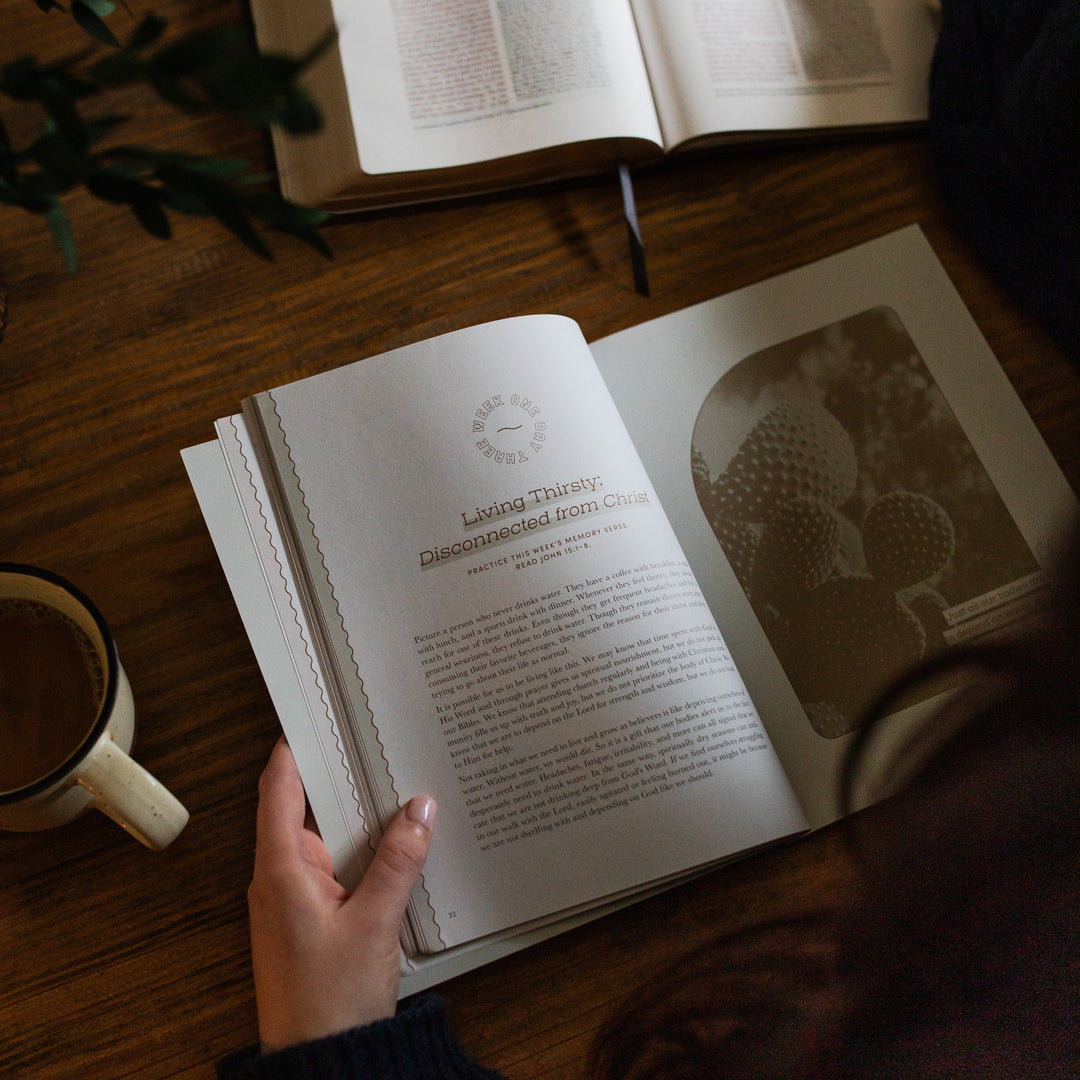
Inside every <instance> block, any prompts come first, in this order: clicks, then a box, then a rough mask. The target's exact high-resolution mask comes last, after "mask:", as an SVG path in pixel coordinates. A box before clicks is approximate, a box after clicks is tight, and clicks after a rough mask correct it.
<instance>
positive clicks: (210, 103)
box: [0, 0, 333, 272]
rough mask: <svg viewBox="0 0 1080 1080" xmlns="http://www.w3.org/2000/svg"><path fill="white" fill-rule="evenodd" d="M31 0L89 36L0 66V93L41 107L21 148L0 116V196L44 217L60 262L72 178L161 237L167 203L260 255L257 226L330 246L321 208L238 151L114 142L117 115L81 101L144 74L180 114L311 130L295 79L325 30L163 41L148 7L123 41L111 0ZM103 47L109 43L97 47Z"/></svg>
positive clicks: (69, 254)
mask: <svg viewBox="0 0 1080 1080" xmlns="http://www.w3.org/2000/svg"><path fill="white" fill-rule="evenodd" d="M34 3H35V4H36V5H37V6H38V7H39V8H40V9H41V10H42V11H43V12H46V13H48V12H51V11H52V10H54V9H55V10H60V11H65V10H67V11H68V13H69V14H70V16H71V17H72V18H73V19H74V21H75V22H76V23H78V24H79V26H81V27H82V29H83V30H85V31H86V33H87V34H88V35H90V37H91V38H92V39H93V42H91V43H88V44H89V47H88V48H87V49H86V50H84V51H82V52H80V53H79V54H77V55H75V56H72V57H68V58H66V59H64V60H61V61H57V62H53V63H42V62H41V61H39V60H38V59H37V58H35V57H30V56H24V57H20V58H18V59H16V60H13V61H11V62H9V63H5V64H4V65H3V66H2V67H0V102H2V100H3V99H5V98H6V99H7V100H8V101H10V102H14V103H18V104H21V105H28V104H33V105H36V106H37V107H38V108H39V109H40V110H41V111H42V113H43V122H42V125H41V129H40V133H39V134H38V135H37V137H36V138H35V139H33V141H31V142H30V143H29V144H28V145H25V146H23V147H21V148H19V147H16V146H15V145H14V143H13V141H12V139H11V137H10V136H9V134H8V129H7V127H6V126H5V125H4V122H3V117H2V115H0V204H6V205H8V206H12V207H18V208H21V209H23V210H26V211H30V212H32V213H36V214H40V215H42V216H43V218H44V219H45V222H46V224H47V225H48V227H49V229H50V231H51V232H52V235H53V237H54V239H55V240H56V243H57V245H58V247H59V249H60V252H61V254H62V256H63V259H64V262H65V264H66V265H67V267H68V269H69V270H71V271H72V272H74V269H75V261H76V256H75V240H74V234H73V231H72V227H71V222H70V220H69V218H68V215H67V211H66V210H65V208H64V206H63V204H62V202H61V197H62V196H63V195H65V194H66V193H68V192H70V191H72V190H74V189H76V188H80V187H81V188H85V189H86V190H87V191H89V192H90V193H91V194H92V195H94V196H96V197H97V198H99V199H103V200H105V201H107V202H110V203H117V204H120V205H125V206H127V207H129V208H130V209H131V211H132V212H133V214H134V215H135V217H136V219H137V220H138V222H139V223H140V224H141V225H142V227H143V228H144V229H145V230H146V231H147V232H149V233H150V234H152V235H153V236H157V237H160V238H162V239H168V238H169V237H170V236H171V235H172V226H171V223H170V213H177V214H194V215H200V216H210V217H214V218H216V219H217V220H218V221H219V222H220V223H221V225H223V226H224V227H225V228H226V229H228V230H229V231H230V232H232V233H233V234H234V235H235V236H237V237H238V238H239V239H240V240H241V241H242V242H243V243H244V244H245V245H246V246H247V247H248V248H249V249H250V250H251V251H252V252H254V253H255V254H256V255H259V256H261V257H262V258H267V259H268V258H270V257H271V254H270V250H269V248H268V247H267V246H266V243H265V242H264V240H263V238H262V235H261V233H260V226H261V227H263V228H266V229H271V230H275V231H277V232H281V233H287V234H290V235H292V236H296V237H298V238H300V239H301V240H303V241H305V242H306V243H308V244H310V245H311V246H313V247H314V248H315V249H316V250H318V251H320V252H321V253H322V254H324V255H326V256H328V257H329V256H330V255H331V252H330V249H329V247H328V246H327V244H326V242H325V240H324V239H323V237H322V236H321V235H320V233H319V231H318V226H319V225H320V224H322V223H323V222H324V221H325V220H326V218H327V216H328V215H327V214H326V213H324V212H323V211H319V210H313V209H310V208H308V207H303V206H299V205H298V204H296V203H293V202H290V201H289V200H287V199H284V198H282V197H281V196H280V195H278V194H277V193H276V192H275V191H274V190H273V188H272V186H271V185H269V184H268V180H269V178H268V177H266V176H264V175H260V174H255V173H252V172H250V169H249V165H248V163H247V162H246V161H242V160H237V159H232V158H220V157H212V156H208V155H203V154H187V153H182V152H177V151H162V150H156V149H153V148H151V147H146V146H142V145H135V144H124V143H122V142H120V141H118V138H117V136H118V132H119V130H120V129H121V128H122V126H123V124H124V123H125V121H126V120H127V119H128V118H127V117H126V116H122V115H115V114H108V113H106V114H104V115H99V116H96V117H92V118H88V117H87V116H85V115H84V109H85V106H86V105H87V103H89V102H91V101H92V100H95V99H98V98H100V97H101V96H102V95H103V94H106V93H107V92H108V91H109V90H113V89H116V88H120V87H124V86H132V85H136V84H145V85H148V86H150V87H152V88H153V90H154V91H155V92H156V94H157V96H158V97H160V98H161V99H162V100H164V101H165V102H167V103H169V104H170V105H172V106H174V107H176V108H177V109H180V110H182V111H184V112H187V113H203V112H207V111H224V112H228V113H230V114H233V115H236V116H238V117H241V118H242V119H244V120H246V121H248V122H250V123H253V124H256V125H258V126H260V127H268V126H271V125H277V126H280V127H282V128H283V129H285V130H286V131H288V132H290V133H293V134H306V133H309V132H312V131H315V130H317V129H318V127H319V125H320V116H319V112H318V110H317V108H316V106H315V104H314V103H313V102H312V100H311V99H310V98H309V97H308V95H307V94H306V93H305V92H304V91H303V90H302V89H301V87H300V86H299V85H298V77H299V76H300V74H301V72H303V70H304V69H305V68H306V67H307V66H308V65H309V64H310V63H311V62H312V61H313V60H314V59H315V58H316V57H317V56H318V55H319V54H320V53H321V52H322V51H323V50H324V49H325V48H326V47H327V46H328V45H330V44H331V43H332V41H333V35H332V34H331V35H328V36H327V37H326V38H324V39H323V40H322V41H320V42H318V43H317V44H316V46H315V47H314V48H313V49H311V50H310V51H309V52H308V53H307V54H306V55H304V56H301V57H295V58H294V57H290V56H286V55H283V54H261V53H259V52H257V51H256V50H254V49H253V48H252V47H251V46H250V45H249V43H248V41H247V35H246V33H245V31H244V28H243V27H240V26H226V27H220V28H215V29H210V30H200V31H196V32H194V33H190V34H188V35H186V36H183V37H180V38H178V39H176V40H174V41H167V40H166V30H167V24H166V23H165V21H164V20H163V19H160V18H158V17H157V16H154V15H151V16H149V17H147V18H145V19H143V20H142V21H141V22H140V23H138V25H136V26H135V28H134V30H133V32H132V33H131V35H130V37H129V38H128V39H127V41H126V42H123V43H121V42H120V41H119V40H118V39H117V37H116V35H115V34H114V33H113V31H112V30H111V28H110V27H109V26H108V25H107V24H106V22H105V19H106V18H107V17H108V16H109V15H111V14H112V13H113V11H114V4H113V3H112V2H111V0H71V4H70V8H69V9H65V8H63V7H62V5H61V4H59V3H58V2H57V0H34ZM94 43H96V44H94ZM101 46H106V47H107V50H108V51H106V52H104V53H101V51H100V47H101Z"/></svg>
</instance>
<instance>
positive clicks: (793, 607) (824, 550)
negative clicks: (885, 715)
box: [690, 307, 1038, 738]
mask: <svg viewBox="0 0 1080 1080" xmlns="http://www.w3.org/2000/svg"><path fill="white" fill-rule="evenodd" d="M690 465H691V469H692V472H693V478H694V487H695V491H696V493H697V497H698V501H699V502H700V504H701V509H702V511H703V512H704V514H705V516H706V518H707V519H708V521H709V525H710V526H711V528H712V531H713V534H714V535H715V537H716V540H717V542H718V543H719V545H720V547H721V548H722V550H723V553H724V557H726V559H727V560H728V562H729V564H730V565H731V568H732V570H733V571H734V572H735V574H736V576H737V577H738V580H739V583H740V585H741V586H742V588H743V590H744V592H745V593H746V595H747V598H748V599H749V601H750V604H751V605H752V607H753V609H754V613H755V615H756V616H757V618H758V620H759V621H760V623H761V625H762V627H763V629H764V631H765V633H766V635H767V637H768V639H769V643H770V644H771V646H772V647H773V649H774V650H775V652H776V654H777V657H778V659H779V660H780V663H781V665H782V666H783V668H784V671H785V673H786V675H787V677H788V679H789V681H790V683H791V685H792V688H793V689H794V691H795V694H796V696H797V697H798V698H799V700H800V702H801V703H802V705H803V708H804V710H805V712H806V716H807V719H808V721H809V723H810V724H811V726H812V727H813V729H814V731H816V732H817V733H818V734H819V735H821V736H822V737H824V738H835V737H837V736H839V735H843V734H845V733H846V732H848V731H851V730H852V729H853V728H855V727H856V726H857V725H858V723H859V719H860V717H861V715H862V714H863V713H864V711H865V709H866V708H867V706H868V705H869V704H870V703H871V702H872V701H873V699H874V698H875V696H876V695H877V694H878V693H879V692H880V691H881V690H883V689H884V688H885V687H886V686H887V685H888V684H889V683H890V682H891V681H892V680H893V679H895V678H896V677H898V676H899V675H900V674H902V673H903V672H905V671H907V670H908V669H910V668H911V667H912V666H913V665H915V664H916V663H917V662H919V661H920V660H922V659H924V658H928V657H931V656H933V655H935V654H937V653H940V652H941V651H942V650H945V649H947V648H949V647H951V646H950V641H954V640H956V635H955V632H954V633H953V634H952V635H950V633H949V631H948V628H949V627H950V624H951V621H952V618H951V613H953V612H955V610H956V609H957V608H958V606H959V605H965V604H969V603H970V602H972V601H975V600H978V598H981V597H987V596H992V595H993V594H995V592H997V591H999V590H1002V589H1003V588H1005V587H1006V586H1009V585H1011V584H1012V583H1014V582H1018V581H1021V580H1022V579H1025V578H1028V577H1029V576H1031V575H1034V574H1036V572H1037V571H1038V563H1037V561H1036V559H1035V557H1034V555H1033V553H1032V552H1031V550H1030V548H1029V547H1028V545H1027V543H1026V541H1025V540H1024V538H1023V536H1022V535H1021V533H1020V531H1019V529H1018V528H1017V526H1016V523H1015V522H1014V520H1013V518H1012V517H1011V515H1010V513H1009V511H1008V510H1007V508H1006V507H1005V505H1004V503H1003V502H1002V500H1001V498H1000V496H999V495H998V492H997V490H996V489H995V487H994V485H993V483H992V481H991V480H990V478H989V476H988V475H987V473H986V470H985V469H984V467H983V465H982V463H981V462H980V461H979V459H978V457H977V455H976V454H975V452H974V450H973V449H972V447H971V444H970V442H969V441H968V439H967V437H966V435H965V434H964V432H963V430H962V429H961V427H960V424H959V423H958V421H957V420H956V418H955V416H954V414H953V412H952V410H951V409H950V407H949V405H948V402H947V401H946V400H945V398H944V396H943V395H942V393H941V391H940V389H939V388H938V386H937V385H936V383H935V381H934V379H933V377H932V375H931V373H930V371H929V370H928V368H927V367H926V365H925V363H924V362H923V360H922V358H921V357H920V356H919V353H918V351H917V349H916V348H915V346H914V344H913V342H912V340H911V338H910V336H909V335H908V333H907V332H906V330H905V329H904V326H903V325H902V323H901V321H900V319H899V318H898V317H897V315H896V313H895V312H894V311H892V310H891V309H889V308H886V307H877V308H873V309H871V310H868V311H864V312H861V313H859V314H856V315H853V316H851V317H850V318H847V319H844V320H842V321H840V322H837V323H833V324H831V325H828V326H825V327H822V328H821V329H818V330H815V331H812V332H810V333H807V334H803V335H801V336H799V337H796V338H793V339H792V340H790V341H785V342H782V343H780V344H778V345H775V346H772V347H770V348H768V349H765V350H763V351H761V352H758V353H755V354H754V355H752V356H749V357H747V358H745V359H744V360H742V361H741V362H740V363H738V364H736V365H735V366H734V367H733V368H732V369H731V370H729V371H728V372H727V373H726V374H725V375H724V376H723V377H722V378H721V379H720V380H719V381H718V382H717V384H716V385H715V386H714V387H713V389H712V390H711V392H710V393H709V394H708V396H707V398H706V400H705V401H704V403H703V404H702V407H701V410H700V412H699V414H698V417H697V421H696V423H695V426H694V435H693V445H692V447H691V461H690ZM932 692H936V691H931V690H930V689H927V690H926V691H925V694H926V695H929V694H930V693H932ZM910 703H912V702H911V701H910V700H907V701H905V702H904V704H910Z"/></svg>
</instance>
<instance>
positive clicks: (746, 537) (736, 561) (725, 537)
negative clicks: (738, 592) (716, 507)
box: [709, 517, 758, 596]
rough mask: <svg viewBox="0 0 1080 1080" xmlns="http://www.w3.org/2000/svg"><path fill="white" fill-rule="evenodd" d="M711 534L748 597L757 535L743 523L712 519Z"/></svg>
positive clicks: (718, 518)
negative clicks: (713, 535) (722, 550)
mask: <svg viewBox="0 0 1080 1080" xmlns="http://www.w3.org/2000/svg"><path fill="white" fill-rule="evenodd" d="M709 524H710V525H712V530H713V533H714V534H715V535H716V539H717V540H718V541H719V543H720V546H721V547H722V548H723V549H724V555H725V556H726V557H727V561H728V562H729V563H731V569H732V570H734V571H735V576H736V577H737V578H738V579H739V584H740V585H741V586H742V589H743V592H745V593H746V594H747V595H748V596H749V595H750V591H751V587H752V584H753V580H754V562H755V560H756V558H757V546H758V534H757V532H756V530H755V529H754V526H752V525H748V524H747V523H746V522H745V521H733V520H726V519H724V518H722V517H714V518H713V519H712V520H711V521H710V523H709Z"/></svg>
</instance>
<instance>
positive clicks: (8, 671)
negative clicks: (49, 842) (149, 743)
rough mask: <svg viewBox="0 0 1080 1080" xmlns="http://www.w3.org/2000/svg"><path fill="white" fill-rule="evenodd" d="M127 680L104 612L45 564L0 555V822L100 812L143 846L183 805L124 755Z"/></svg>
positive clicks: (173, 826) (155, 841)
mask: <svg viewBox="0 0 1080 1080" xmlns="http://www.w3.org/2000/svg"><path fill="white" fill-rule="evenodd" d="M134 731H135V709H134V702H133V700H132V696H131V687H130V685H129V683H128V680H127V676H126V675H125V674H124V670H123V668H122V667H121V666H120V661H119V658H118V656H117V652H116V645H115V642H114V641H113V637H112V634H111V632H110V631H109V628H108V626H107V624H106V623H105V620H104V618H103V617H102V615H101V613H100V612H99V611H98V610H97V608H96V607H95V606H94V605H93V603H91V601H90V600H89V599H88V598H87V597H86V596H84V595H83V594H82V593H81V592H80V591H79V590H78V589H76V588H75V586H73V585H71V584H70V583H69V582H67V581H64V580H63V579H62V578H60V577H58V576H57V575H55V574H52V573H50V572H48V571H45V570H41V569H39V568H37V567H29V566H23V565H20V564H14V563H0V828H4V829H10V830H15V831H29V830H34V829H44V828H51V827H53V826H55V825H61V824H63V823H64V822H66V821H70V820H71V819H72V818H74V817H75V816H77V815H78V814H80V813H82V812H83V811H84V810H86V809H87V808H88V807H94V808H97V809H99V810H102V811H103V812H104V813H106V814H107V815H108V816H109V817H111V818H113V819H114V820H115V821H117V822H118V823H119V824H120V825H122V826H123V827H124V828H125V829H127V831H128V832H130V833H132V835H134V836H135V837H137V838H138V839H139V840H141V841H142V842H143V843H144V844H146V845H147V846H148V847H151V848H154V849H160V848H163V847H165V846H166V845H168V844H169V843H171V842H172V840H174V839H175V838H176V836H177V835H179V833H180V831H181V829H183V827H184V825H185V824H186V823H187V820H188V813H187V811H186V810H185V809H184V807H183V806H182V805H181V804H180V803H179V802H178V801H177V800H176V799H175V798H174V796H173V795H172V794H170V792H168V791H167V790H166V789H165V788H164V787H162V786H161V785H160V784H159V783H158V782H157V781H156V780H155V779H154V778H153V777H152V776H151V775H150V774H149V773H148V772H146V770H145V769H143V768H142V767H141V766H140V765H137V764H136V763H135V762H134V761H133V760H132V759H131V758H130V757H129V756H128V754H127V751H128V750H130V748H131V744H132V742H133V739H134Z"/></svg>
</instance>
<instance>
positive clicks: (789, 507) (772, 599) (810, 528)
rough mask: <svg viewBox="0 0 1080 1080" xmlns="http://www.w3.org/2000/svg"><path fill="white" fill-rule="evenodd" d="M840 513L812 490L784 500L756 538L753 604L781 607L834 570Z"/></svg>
mask: <svg viewBox="0 0 1080 1080" xmlns="http://www.w3.org/2000/svg"><path fill="white" fill-rule="evenodd" d="M839 547H840V518H839V515H838V514H837V513H836V511H835V510H834V509H833V508H832V507H831V506H830V505H829V504H828V503H827V502H826V501H825V500H824V499H819V498H817V497H816V496H813V495H800V496H797V497H796V498H794V499H788V500H787V502H785V503H783V504H782V505H781V506H780V507H779V508H778V509H777V510H776V511H775V512H774V513H773V514H772V516H771V518H770V519H769V522H768V524H767V525H765V527H764V530H763V531H762V533H761V539H760V540H759V541H758V545H757V554H756V556H755V559H754V575H753V579H752V582H753V584H752V588H751V590H750V595H751V600H752V602H753V603H754V605H755V607H757V606H759V605H761V604H771V605H773V606H776V607H784V606H786V605H787V604H789V603H791V602H792V601H793V600H795V599H797V598H798V597H800V596H801V595H802V594H804V593H806V592H807V591H809V590H810V589H813V588H816V587H817V586H818V585H820V584H822V582H824V581H825V580H826V579H828V578H829V577H831V576H832V575H833V574H834V573H835V571H836V556H837V552H838V550H839Z"/></svg>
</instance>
